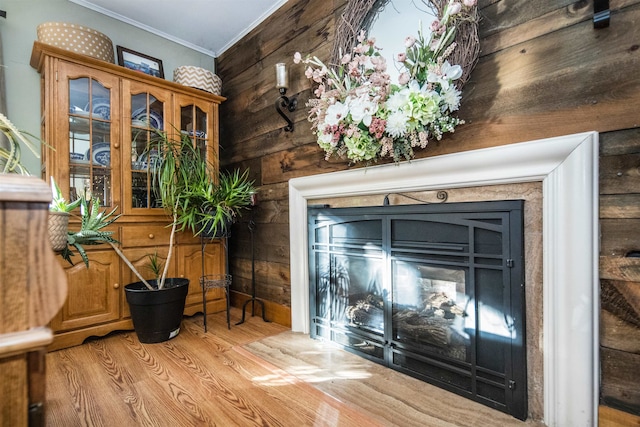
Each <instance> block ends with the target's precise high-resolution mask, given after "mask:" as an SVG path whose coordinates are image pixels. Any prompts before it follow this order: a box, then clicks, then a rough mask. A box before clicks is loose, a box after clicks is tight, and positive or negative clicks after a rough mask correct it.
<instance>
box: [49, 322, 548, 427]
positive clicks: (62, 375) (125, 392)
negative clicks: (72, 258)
mask: <svg viewBox="0 0 640 427" xmlns="http://www.w3.org/2000/svg"><path fill="white" fill-rule="evenodd" d="M240 316H241V312H240V310H238V309H232V322H233V323H232V326H231V330H227V327H226V319H225V314H224V312H221V313H215V314H211V315H209V317H208V326H209V332H208V333H206V334H205V333H204V329H203V317H202V315H196V316H193V317H191V318H185V319H184V321H183V323H182V330H181V332H180V334H179V335H178V336H177V337H176V338H174V339H172V340H170V341H167V342H165V343H160V344H140V343H139V341H138V340H137V338H136V336H135V333H133V332H119V333H114V334H112V335H110V336H107V337H104V338H97V339H92V340H90V341H87V342H86V343H85V344H83V345H81V346H78V347H72V348H68V349H64V350H59V351H55V352H52V353H49V354H48V355H47V390H46V393H47V403H46V404H47V407H46V425H47V426H64V427H68V426H117V427H126V426H214V425H216V426H254V425H257V426H347V427H348V426H393V425H401V426H411V425H416V426H417V425H421V426H483V425H486V426H497V425H500V426H506V425H513V426H522V425H536V424H535V423H529V422H527V423H523V422H520V421H517V420H515V419H513V418H511V417H509V416H507V415H504V414H501V413H499V412H496V411H492V410H490V409H488V408H485V407H483V406H482V405H479V404H476V403H474V402H471V401H468V400H466V399H462V398H459V397H457V396H454V395H451V394H450V393H447V392H444V391H441V390H439V389H438V390H435V391H434V390H433V388H432V387H431V386H429V385H427V384H424V383H422V382H420V381H417V380H414V379H412V378H409V377H406V376H404V375H402V374H399V373H396V372H393V371H391V370H388V369H385V368H383V367H381V366H379V365H376V364H374V363H371V362H368V361H365V360H363V359H361V358H359V357H357V356H354V355H352V354H350V353H347V352H344V351H342V350H339V349H337V348H335V347H334V346H332V345H331V344H328V343H320V342H317V341H313V340H310V339H308V337H307V336H305V335H302V334H294V333H292V332H290V331H289V330H288V328H286V327H283V326H280V325H277V324H274V323H265V322H263V321H262V318H261V317H259V316H256V317H250V316H248V319H247V321H246V322H245V323H244V324H242V325H238V326H235V325H234V323H235V322H237V321H238V320H239V319H240ZM452 420H455V421H452Z"/></svg>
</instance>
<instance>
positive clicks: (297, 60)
mask: <svg viewBox="0 0 640 427" xmlns="http://www.w3.org/2000/svg"><path fill="white" fill-rule="evenodd" d="M300 61H302V55H300V52H296V53H294V54H293V63H294V64H299V63H300Z"/></svg>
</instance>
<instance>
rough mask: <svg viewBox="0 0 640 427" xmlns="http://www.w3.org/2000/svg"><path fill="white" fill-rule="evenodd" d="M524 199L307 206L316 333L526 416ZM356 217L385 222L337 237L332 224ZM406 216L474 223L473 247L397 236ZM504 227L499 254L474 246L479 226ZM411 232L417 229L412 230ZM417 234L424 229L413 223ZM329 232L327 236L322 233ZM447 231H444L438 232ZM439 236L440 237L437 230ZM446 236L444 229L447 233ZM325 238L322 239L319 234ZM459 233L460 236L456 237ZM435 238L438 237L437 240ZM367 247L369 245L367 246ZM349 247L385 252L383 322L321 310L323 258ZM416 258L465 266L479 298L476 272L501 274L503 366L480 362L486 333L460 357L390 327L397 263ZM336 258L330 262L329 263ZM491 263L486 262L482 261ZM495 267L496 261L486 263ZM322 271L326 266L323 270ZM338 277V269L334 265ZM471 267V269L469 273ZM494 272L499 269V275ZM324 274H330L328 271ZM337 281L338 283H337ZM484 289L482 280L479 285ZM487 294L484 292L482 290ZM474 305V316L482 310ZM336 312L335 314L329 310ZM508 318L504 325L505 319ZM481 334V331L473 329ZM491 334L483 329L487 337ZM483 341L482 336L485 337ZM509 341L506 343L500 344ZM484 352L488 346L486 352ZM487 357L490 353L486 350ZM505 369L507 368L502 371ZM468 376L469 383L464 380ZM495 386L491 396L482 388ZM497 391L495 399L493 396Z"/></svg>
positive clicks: (378, 360) (353, 220)
mask: <svg viewBox="0 0 640 427" xmlns="http://www.w3.org/2000/svg"><path fill="white" fill-rule="evenodd" d="M523 210H524V201H523V200H501V201H489V202H463V203H443V204H439V203H438V204H418V205H415V204H414V205H394V206H368V207H356V208H330V207H324V206H323V207H312V206H310V207H309V208H308V230H309V275H310V325H311V332H310V335H311V337H312V338H316V339H322V338H324V339H330V340H331V341H334V342H336V343H338V344H340V345H342V347H343V348H344V349H345V350H347V351H349V352H352V353H355V354H358V355H360V356H362V357H365V358H367V359H369V360H372V361H374V362H376V363H380V364H382V365H385V366H388V367H390V368H392V369H395V370H398V371H400V372H403V373H406V374H408V375H410V376H413V377H416V378H419V379H421V380H424V381H426V382H429V383H431V384H435V385H437V386H439V387H441V388H443V389H446V390H449V391H452V392H454V393H457V394H460V395H462V396H465V397H467V398H469V399H471V400H475V401H477V402H480V403H483V404H485V405H487V406H489V407H492V408H494V409H497V410H500V411H502V412H505V413H508V414H511V415H512V416H514V417H516V418H518V419H522V420H524V419H526V418H527V364H526V337H525V330H526V328H525V307H526V305H525V304H526V301H525V290H524V284H525V277H524V275H525V273H524V213H523ZM359 221H364V222H370V221H374V222H378V221H379V222H380V225H381V230H380V235H379V237H380V238H379V239H377V238H376V239H366V240H367V241H362V240H359V239H358V238H354V239H351V238H349V237H348V236H346V237H345V236H341V237H339V238H334V237H332V236H331V233H332V232H331V231H330V230H331V228H330V227H336V226H341V225H343V224H347V223H352V224H356V223H358V222H359ZM402 221H410V222H412V221H424V223H425V224H427V223H429V224H443V229H445V227H446V224H455V225H464V226H465V227H467V226H468V227H469V239H470V242H467V243H470V244H467V245H465V244H442V242H438V241H435V242H429V241H428V240H429V239H430V238H424V241H420V238H416V239H415V241H414V240H412V237H411V236H410V235H409V236H408V237H407V236H406V233H405V237H401V238H398V237H397V236H396V237H394V233H398V234H400V232H396V231H395V229H396V228H398V229H399V228H400V225H396V224H401V223H402ZM484 228H487V229H491V230H499V233H500V235H501V236H502V237H501V238H502V240H501V243H500V245H501V250H500V253H499V254H498V255H491V256H487V255H486V254H482V253H480V252H478V251H477V250H474V249H473V248H474V247H475V242H474V241H473V239H474V237H473V236H474V235H475V234H476V230H478V229H480V230H482V229H484ZM410 230H413V229H410ZM415 230H417V234H420V233H421V231H420V230H422V228H421V227H419V226H418V227H417V228H415ZM323 233H324V234H323ZM442 233H443V232H442V231H440V234H442ZM436 234H438V233H437V232H436ZM445 234H446V233H445ZM321 235H322V236H321ZM456 238H457V237H456ZM436 240H437V239H436ZM365 246H366V250H365ZM349 251H352V253H357V254H359V255H358V256H362V257H371V258H374V259H377V257H378V256H379V257H380V260H381V262H382V263H383V265H384V267H383V268H382V270H383V273H382V274H383V276H384V277H383V280H382V281H381V282H382V283H383V293H382V294H381V298H382V300H383V312H384V315H383V316H384V326H382V327H381V328H380V329H377V328H375V327H362V326H360V325H354V324H352V323H346V324H345V323H344V322H335V321H332V320H331V319H332V318H331V317H329V318H327V316H326V313H322V315H320V313H317V311H320V309H318V307H319V305H318V302H319V301H317V300H316V295H317V292H318V289H319V287H320V286H321V285H320V284H319V283H320V282H321V280H325V281H326V279H322V278H321V276H322V275H323V274H324V273H323V271H321V266H320V265H319V264H321V262H320V261H318V260H319V259H320V258H321V257H323V259H325V258H327V257H328V258H327V259H329V258H330V259H334V258H335V256H337V257H339V256H344V255H345V254H348V253H349ZM405 259H408V260H410V261H411V260H413V261H416V262H418V263H421V265H425V266H452V267H455V268H458V269H463V270H464V271H465V282H467V283H468V286H469V291H467V292H468V295H469V297H470V298H471V299H474V301H475V304H476V307H477V304H478V302H477V301H476V299H475V294H476V289H475V287H476V283H475V279H474V277H475V275H476V273H475V269H476V268H489V269H492V270H496V271H499V272H500V273H499V274H500V276H501V281H502V288H503V290H502V292H503V295H504V301H505V302H504V304H503V306H502V309H503V313H504V316H505V323H509V328H510V330H511V331H512V332H513V333H512V336H511V337H507V338H504V337H502V338H500V340H502V341H508V345H507V344H505V345H503V346H502V347H501V346H500V345H498V348H499V349H500V350H499V355H498V358H500V359H501V360H502V361H501V362H500V363H501V369H500V370H498V371H494V370H492V369H487V368H485V367H483V366H479V365H477V364H476V362H477V361H476V352H478V353H480V351H479V350H477V349H476V347H478V346H480V345H484V344H482V343H483V342H487V341H488V339H487V338H482V339H480V338H478V337H477V336H472V338H471V344H470V346H469V348H470V353H469V355H468V356H465V357H467V359H465V360H456V359H455V358H451V357H449V356H447V355H442V354H437V353H434V352H433V349H432V346H430V345H429V344H428V343H427V344H424V343H422V342H412V341H411V340H407V339H400V338H399V336H398V334H397V333H396V332H395V330H394V328H393V326H392V325H394V323H393V316H394V312H393V310H394V308H393V307H394V301H393V292H392V289H391V275H392V270H393V267H392V263H393V262H396V261H398V260H405ZM330 262H333V261H330ZM483 263H486V264H487V265H484V264H483ZM489 264H491V265H489ZM323 268H324V267H323ZM331 271H332V273H331V274H332V275H333V276H332V277H333V278H332V279H331V280H333V281H335V280H338V279H336V278H335V277H337V276H336V273H335V271H337V270H336V266H335V265H333V266H332V267H331ZM470 271H474V273H473V274H470ZM496 274H497V273H496ZM325 276H326V274H325ZM332 286H333V283H332ZM478 286H479V285H478ZM482 292H484V291H482ZM477 312H478V309H477V308H474V309H473V311H472V313H477ZM331 316H333V315H331ZM507 318H508V319H509V321H508V322H507V320H506V319H507ZM479 333H482V331H480V332H476V334H479ZM486 335H487V334H485V336H486ZM483 340H484V341H483ZM502 344H504V343H502ZM482 351H483V352H485V353H483V354H486V352H487V351H488V350H487V349H486V348H485V349H483V350H482ZM484 358H485V359H486V358H487V356H486V355H485V356H484ZM502 371H504V372H502ZM467 379H468V381H469V384H467V383H466V382H465V381H466V380H467ZM482 389H493V390H497V392H496V391H492V392H491V393H489V394H488V395H483V394H482V393H480V392H479V391H478V390H482ZM496 396H498V397H496Z"/></svg>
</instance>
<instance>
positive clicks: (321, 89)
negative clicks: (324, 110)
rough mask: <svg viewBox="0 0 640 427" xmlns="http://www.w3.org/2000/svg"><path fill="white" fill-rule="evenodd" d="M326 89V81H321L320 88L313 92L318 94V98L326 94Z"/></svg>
mask: <svg viewBox="0 0 640 427" xmlns="http://www.w3.org/2000/svg"><path fill="white" fill-rule="evenodd" d="M324 91H325V89H324V83H321V84H320V85H319V86H318V88H317V89H316V90H315V91H313V94H314V95H315V96H316V98H320V97H321V96H322V95H323V94H324Z"/></svg>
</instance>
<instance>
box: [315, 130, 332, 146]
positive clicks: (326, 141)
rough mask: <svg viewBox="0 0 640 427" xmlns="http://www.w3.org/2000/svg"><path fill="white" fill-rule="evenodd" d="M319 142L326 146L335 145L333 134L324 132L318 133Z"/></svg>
mask: <svg viewBox="0 0 640 427" xmlns="http://www.w3.org/2000/svg"><path fill="white" fill-rule="evenodd" d="M318 143H319V144H322V145H325V146H330V145H335V144H334V143H333V134H332V133H324V132H322V133H320V134H319V135H318Z"/></svg>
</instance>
